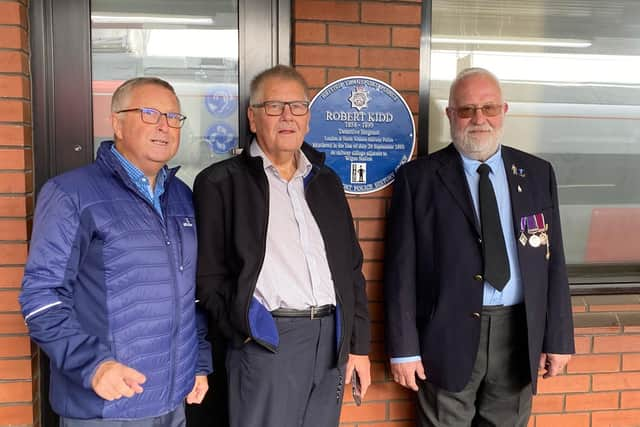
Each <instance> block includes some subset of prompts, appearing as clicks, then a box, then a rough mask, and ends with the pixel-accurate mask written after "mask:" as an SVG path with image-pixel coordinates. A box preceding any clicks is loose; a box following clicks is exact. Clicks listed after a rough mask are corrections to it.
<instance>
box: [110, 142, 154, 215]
mask: <svg viewBox="0 0 640 427" xmlns="http://www.w3.org/2000/svg"><path fill="white" fill-rule="evenodd" d="M111 152H112V153H113V155H114V156H115V157H116V159H118V161H119V162H120V164H121V165H122V167H123V168H124V170H125V171H126V172H127V175H129V178H131V181H132V182H133V184H134V185H135V186H136V188H137V189H138V190H140V193H142V195H143V196H144V197H145V198H146V199H147V200H148V201H149V202H150V203H151V204H152V205H153V208H154V209H155V210H156V212H158V214H160V217H161V218H163V216H162V207H161V206H160V196H162V194H164V184H165V181H166V180H167V167H166V166H164V167H163V168H162V169H160V171H159V172H158V176H156V188H155V191H154V189H153V188H152V187H151V184H150V183H149V179H148V178H147V177H146V176H145V175H144V173H143V172H142V171H141V170H140V169H138V168H137V167H136V166H135V165H134V164H133V163H131V162H130V161H129V160H127V159H126V158H125V157H124V156H123V155H122V154H120V152H119V151H118V150H117V149H116V146H115V144H114V145H112V146H111Z"/></svg>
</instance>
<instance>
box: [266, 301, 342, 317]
mask: <svg viewBox="0 0 640 427" xmlns="http://www.w3.org/2000/svg"><path fill="white" fill-rule="evenodd" d="M335 309H336V308H335V307H334V306H333V305H331V304H326V305H320V306H317V307H315V306H314V307H309V308H306V309H304V310H296V309H294V308H277V309H275V310H273V311H272V312H271V315H272V316H273V317H306V318H308V319H317V318H319V317H325V316H329V315H331V314H333V312H334V311H335Z"/></svg>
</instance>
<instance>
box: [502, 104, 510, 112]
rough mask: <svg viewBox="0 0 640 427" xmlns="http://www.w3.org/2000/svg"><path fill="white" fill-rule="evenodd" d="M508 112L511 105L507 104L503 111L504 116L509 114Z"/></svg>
mask: <svg viewBox="0 0 640 427" xmlns="http://www.w3.org/2000/svg"><path fill="white" fill-rule="evenodd" d="M507 111H509V104H507V103H506V102H505V103H504V109H503V110H502V114H507Z"/></svg>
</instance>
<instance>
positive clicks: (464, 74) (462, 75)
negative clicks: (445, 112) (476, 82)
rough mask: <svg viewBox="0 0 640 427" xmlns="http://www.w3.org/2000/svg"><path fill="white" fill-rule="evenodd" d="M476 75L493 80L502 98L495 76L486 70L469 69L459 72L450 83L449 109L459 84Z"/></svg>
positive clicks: (498, 81)
mask: <svg viewBox="0 0 640 427" xmlns="http://www.w3.org/2000/svg"><path fill="white" fill-rule="evenodd" d="M478 75H479V76H484V77H488V78H489V79H491V80H493V81H494V82H495V84H496V86H497V87H498V89H499V90H500V97H502V87H501V86H500V80H498V78H497V77H496V75H495V74H493V73H492V72H491V71H489V70H487V69H486V68H480V67H470V68H465V69H464V70H462V71H460V72H459V73H458V75H457V76H456V78H455V80H454V81H453V83H451V88H450V89H449V106H450V107H453V105H452V104H453V94H454V93H455V91H456V89H457V88H458V86H459V85H460V83H461V82H462V81H464V80H466V79H468V78H469V77H471V76H478Z"/></svg>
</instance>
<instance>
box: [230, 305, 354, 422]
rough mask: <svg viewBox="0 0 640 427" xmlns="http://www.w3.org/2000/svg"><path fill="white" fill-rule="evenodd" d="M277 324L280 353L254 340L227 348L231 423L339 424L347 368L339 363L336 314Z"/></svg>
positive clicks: (285, 319)
mask: <svg viewBox="0 0 640 427" xmlns="http://www.w3.org/2000/svg"><path fill="white" fill-rule="evenodd" d="M276 324H277V326H278V332H279V334H280V344H279V347H278V350H277V351H276V352H275V353H273V352H271V351H269V350H267V349H265V348H263V347H262V346H260V345H259V344H256V343H255V342H253V341H250V342H248V343H246V344H245V345H243V346H242V347H241V348H229V349H228V352H227V375H228V382H229V421H230V423H229V425H230V427H336V426H337V425H338V420H339V417H340V407H341V404H342V383H343V378H342V372H344V369H342V368H341V369H337V368H336V367H335V364H336V342H335V322H334V316H333V315H330V316H326V317H323V318H320V319H305V318H282V317H281V318H276Z"/></svg>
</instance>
